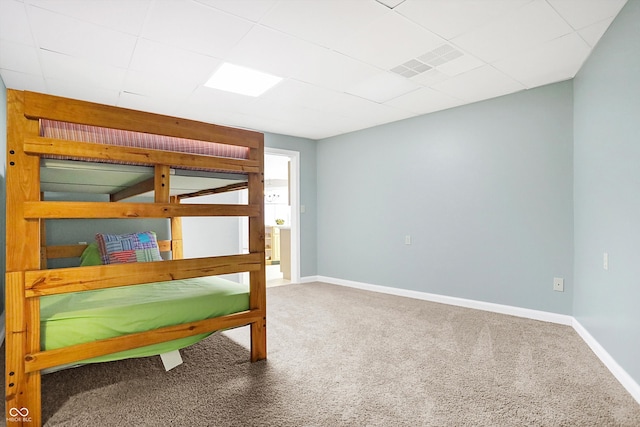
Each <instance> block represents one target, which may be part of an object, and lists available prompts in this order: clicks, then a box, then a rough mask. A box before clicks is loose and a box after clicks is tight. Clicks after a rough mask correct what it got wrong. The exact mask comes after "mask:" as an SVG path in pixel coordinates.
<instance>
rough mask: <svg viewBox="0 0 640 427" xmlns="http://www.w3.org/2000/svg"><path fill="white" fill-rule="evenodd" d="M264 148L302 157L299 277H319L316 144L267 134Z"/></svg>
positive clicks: (303, 139) (307, 140) (290, 137)
mask: <svg viewBox="0 0 640 427" xmlns="http://www.w3.org/2000/svg"><path fill="white" fill-rule="evenodd" d="M264 145H265V146H266V147H270V148H280V149H282V150H290V151H298V152H299V153H300V205H304V207H305V212H304V213H301V214H300V276H301V277H307V276H315V275H316V274H318V273H317V262H316V260H317V254H318V252H317V249H318V245H317V236H316V229H317V204H316V145H317V144H316V141H313V140H310V139H305V138H297V137H293V136H285V135H279V134H273V133H265V135H264Z"/></svg>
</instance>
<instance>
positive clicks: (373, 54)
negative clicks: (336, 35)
mask: <svg viewBox="0 0 640 427" xmlns="http://www.w3.org/2000/svg"><path fill="white" fill-rule="evenodd" d="M444 43H445V40H443V39H442V38H441V37H439V36H437V35H435V34H434V33H432V32H430V31H428V30H426V29H425V28H423V27H421V26H419V25H417V24H414V23H413V22H411V21H409V20H407V19H406V18H404V17H403V16H400V15H398V14H396V13H393V12H389V13H387V14H386V15H384V16H383V17H382V18H381V19H378V20H377V21H375V22H373V23H371V24H370V25H368V26H367V27H365V28H364V29H363V30H361V31H359V32H357V33H354V34H351V35H350V36H349V37H347V38H345V39H344V40H342V41H341V42H340V43H339V44H337V45H336V47H335V50H337V51H339V52H342V53H344V54H345V55H348V56H351V57H353V58H355V59H358V60H361V61H364V62H366V63H369V64H372V65H375V66H377V67H380V68H382V69H384V70H390V69H392V68H394V67H396V66H398V65H400V64H403V63H405V62H406V61H408V60H410V59H413V58H416V57H418V56H420V55H422V54H424V53H425V52H428V51H430V50H432V49H435V48H436V47H438V46H441V45H442V44H444Z"/></svg>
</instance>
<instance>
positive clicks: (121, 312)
mask: <svg viewBox="0 0 640 427" xmlns="http://www.w3.org/2000/svg"><path fill="white" fill-rule="evenodd" d="M248 309H249V286H248V285H243V284H239V283H235V282H232V281H230V280H226V279H223V278H220V277H216V276H207V277H198V278H194V279H186V280H173V281H169V282H157V283H148V284H144V285H135V286H124V287H118V288H110V289H100V290H96V291H86V292H74V293H69V294H61V295H50V296H46V297H42V298H41V299H40V325H41V346H42V348H43V349H44V350H53V349H56V348H61V347H67V346H70V345H74V344H80V343H85V342H90V341H95V340H99V339H104V338H111V337H117V336H120V335H124V334H130V333H135V332H143V331H147V330H150V329H155V328H160V327H164V326H172V325H178V324H181V323H186V322H192V321H196V320H202V319H207V318H212V317H218V316H222V315H225V314H231V313H237V312H239V311H244V310H248ZM209 335H210V333H206V334H199V335H195V336H192V337H187V338H180V339H177V340H173V341H169V342H165V343H160V344H154V345H149V346H145V347H140V348H136V349H132V350H127V351H122V352H118V353H114V354H109V355H105V356H100V357H96V358H92V359H87V360H84V361H82V362H81V363H94V362H107V361H112V360H119V359H125V358H130V357H144V356H153V355H157V354H162V353H166V352H169V351H173V350H178V349H180V348H184V347H187V346H189V345H191V344H194V343H196V342H198V341H200V340H202V339H203V338H205V337H207V336H209Z"/></svg>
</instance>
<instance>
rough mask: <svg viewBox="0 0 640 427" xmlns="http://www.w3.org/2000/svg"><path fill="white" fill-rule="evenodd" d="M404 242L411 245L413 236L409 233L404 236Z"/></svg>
mask: <svg viewBox="0 0 640 427" xmlns="http://www.w3.org/2000/svg"><path fill="white" fill-rule="evenodd" d="M404 244H405V245H410V244H411V236H409V235H406V236H404Z"/></svg>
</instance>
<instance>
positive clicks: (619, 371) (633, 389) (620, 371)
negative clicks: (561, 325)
mask: <svg viewBox="0 0 640 427" xmlns="http://www.w3.org/2000/svg"><path fill="white" fill-rule="evenodd" d="M571 326H573V329H575V331H576V332H577V333H578V335H580V337H581V338H582V339H583V341H584V342H585V343H587V345H588V346H589V347H590V348H591V350H592V351H593V352H594V353H595V354H596V356H598V358H599V359H600V361H602V363H604V365H605V366H606V367H607V368H608V369H609V371H611V373H612V374H613V376H614V377H616V379H617V380H618V381H619V382H620V384H622V386H623V387H624V388H625V389H627V391H628V392H629V393H630V394H631V396H633V398H634V399H635V400H636V402H638V403H640V385H639V384H638V383H637V382H635V381H634V379H633V378H631V376H630V375H629V374H628V373H627V371H625V370H624V368H623V367H622V366H620V365H619V364H618V362H616V361H615V359H614V358H613V357H612V356H611V355H610V354H609V353H608V352H607V350H605V349H604V347H602V346H601V345H600V343H599V342H598V341H596V339H595V338H594V337H593V336H592V335H591V334H590V333H589V331H587V330H586V329H585V327H584V326H582V325H581V324H580V322H578V320H577V319H575V318H574V319H573V324H572V325H571Z"/></svg>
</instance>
